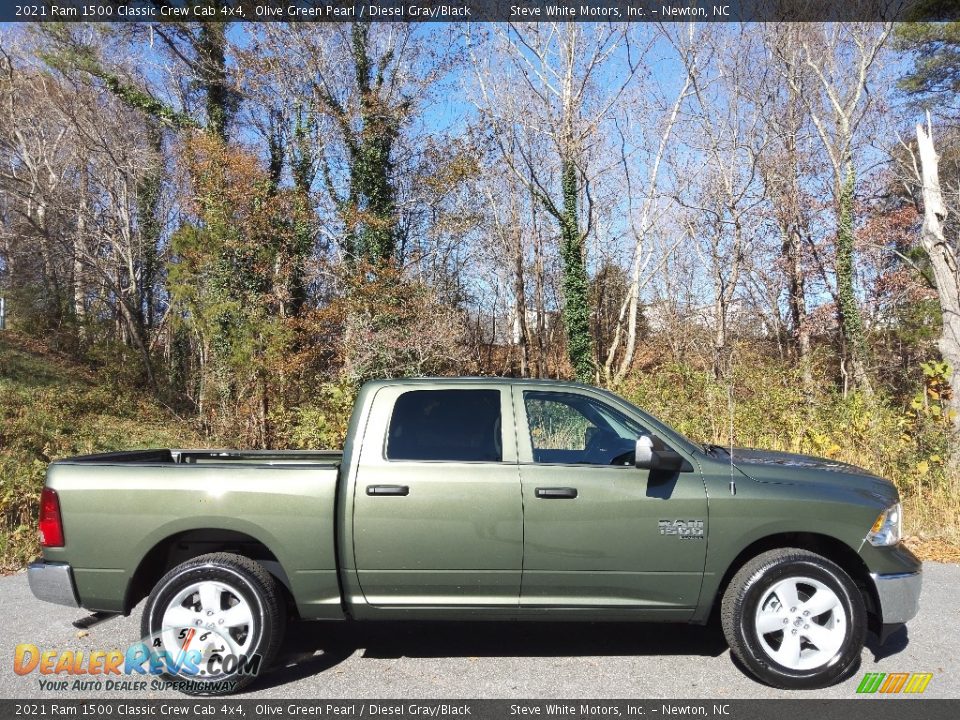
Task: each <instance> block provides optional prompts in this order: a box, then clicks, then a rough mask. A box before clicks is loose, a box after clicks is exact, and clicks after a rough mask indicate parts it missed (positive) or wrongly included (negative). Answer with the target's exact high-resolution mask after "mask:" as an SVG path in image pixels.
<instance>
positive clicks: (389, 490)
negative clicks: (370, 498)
mask: <svg viewBox="0 0 960 720" xmlns="http://www.w3.org/2000/svg"><path fill="white" fill-rule="evenodd" d="M409 494H410V488H409V487H408V486H406V485H367V495H402V496H404V497H405V496H407V495H409Z"/></svg>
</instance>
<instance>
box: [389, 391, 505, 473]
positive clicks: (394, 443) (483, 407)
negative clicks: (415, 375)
mask: <svg viewBox="0 0 960 720" xmlns="http://www.w3.org/2000/svg"><path fill="white" fill-rule="evenodd" d="M501 424H502V423H501V422H500V391H499V390H413V391H411V392H405V393H403V395H401V396H400V397H398V398H397V402H396V404H395V405H394V407H393V415H392V416H391V418H390V430H389V432H388V433H387V457H388V458H389V459H390V460H485V461H489V462H499V461H500V460H502V459H503V443H502V440H501V432H502V431H501Z"/></svg>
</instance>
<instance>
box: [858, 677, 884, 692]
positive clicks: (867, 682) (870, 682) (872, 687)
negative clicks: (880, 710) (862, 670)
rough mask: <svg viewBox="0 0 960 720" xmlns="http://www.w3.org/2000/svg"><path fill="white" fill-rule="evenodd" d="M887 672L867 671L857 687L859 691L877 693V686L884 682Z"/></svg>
mask: <svg viewBox="0 0 960 720" xmlns="http://www.w3.org/2000/svg"><path fill="white" fill-rule="evenodd" d="M885 675H886V673H867V674H866V675H864V676H863V680H861V681H860V686H859V687H858V688H857V692H858V693H875V692H876V691H877V688H879V687H880V683H882V682H883V678H884V676H885Z"/></svg>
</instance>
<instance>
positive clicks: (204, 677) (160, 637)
mask: <svg viewBox="0 0 960 720" xmlns="http://www.w3.org/2000/svg"><path fill="white" fill-rule="evenodd" d="M284 625H285V617H284V605H283V603H282V601H281V598H280V595H279V593H278V591H277V586H276V582H275V581H274V579H273V577H272V576H271V575H270V573H268V572H267V571H266V570H265V569H264V568H263V566H262V565H260V564H259V563H257V562H255V561H253V560H250V559H249V558H245V557H242V556H240V555H233V554H230V553H212V554H209V555H201V556H200V557H197V558H194V559H192V560H188V561H187V562H185V563H183V564H181V565H178V566H177V567H175V568H173V569H172V570H171V571H170V572H168V573H167V574H166V575H164V576H163V577H162V578H161V579H160V581H159V582H158V583H157V584H156V586H155V587H154V588H153V592H151V593H150V597H148V598H147V604H146V607H145V608H144V611H143V619H142V621H141V632H142V634H143V638H144V644H145V645H147V646H148V648H149V649H148V650H147V652H148V653H149V661H150V663H151V665H153V666H154V667H155V668H160V669H162V670H163V673H162V674H163V678H164V679H165V680H168V681H171V682H175V683H177V684H176V685H175V686H173V687H175V688H176V689H178V690H181V691H182V692H185V693H188V694H190V695H225V694H228V693H231V692H236V691H237V690H239V689H240V688H243V687H245V686H246V685H249V684H250V683H251V682H253V681H254V680H255V679H256V677H257V675H258V674H259V673H260V672H261V671H263V670H264V669H265V668H266V667H267V666H268V665H269V664H270V662H271V661H272V660H273V658H274V656H275V655H276V653H277V650H278V649H279V647H280V643H281V641H282V639H283V630H284Z"/></svg>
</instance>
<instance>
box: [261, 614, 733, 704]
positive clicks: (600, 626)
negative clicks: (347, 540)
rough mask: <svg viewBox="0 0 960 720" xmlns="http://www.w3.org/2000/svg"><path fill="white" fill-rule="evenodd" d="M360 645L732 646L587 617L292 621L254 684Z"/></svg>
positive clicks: (319, 667)
mask: <svg viewBox="0 0 960 720" xmlns="http://www.w3.org/2000/svg"><path fill="white" fill-rule="evenodd" d="M357 650H362V651H363V655H362V657H364V658H376V659H393V658H401V657H412V658H442V657H451V658H454V657H468V658H469V657H553V656H556V657H571V656H573V657H576V656H584V657H588V656H605V655H606V656H614V655H624V656H643V655H700V656H709V657H718V656H719V655H722V654H723V653H724V652H725V651H726V650H727V643H726V641H725V640H724V639H723V633H722V632H721V630H720V628H719V627H717V626H715V625H713V624H711V625H708V626H706V627H702V626H695V625H682V624H680V625H673V624H660V623H657V624H653V623H650V624H646V623H619V622H617V623H587V622H583V623H580V622H563V623H553V622H472V623H469V622H468V623H454V622H403V623H395V622H366V623H320V622H315V623H310V622H294V623H291V625H290V627H289V628H287V634H286V640H285V641H284V645H283V647H282V648H281V650H280V653H279V655H278V657H277V660H276V661H275V662H274V663H273V666H272V669H271V670H270V671H268V672H267V673H265V674H264V675H263V676H262V677H261V678H260V680H259V681H258V682H256V683H255V684H254V685H253V686H252V687H251V688H250V689H251V690H266V689H269V688H272V687H276V686H279V685H285V684H287V683H290V682H294V681H296V680H299V679H302V678H306V677H309V676H311V675H316V674H317V673H321V672H324V671H325V670H329V669H331V668H333V667H336V666H337V665H338V664H340V663H341V662H343V661H344V660H346V659H347V658H349V657H350V656H351V655H353V654H354V653H355V652H357Z"/></svg>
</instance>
